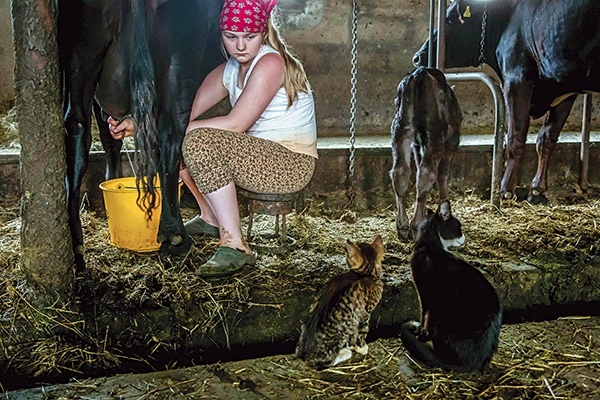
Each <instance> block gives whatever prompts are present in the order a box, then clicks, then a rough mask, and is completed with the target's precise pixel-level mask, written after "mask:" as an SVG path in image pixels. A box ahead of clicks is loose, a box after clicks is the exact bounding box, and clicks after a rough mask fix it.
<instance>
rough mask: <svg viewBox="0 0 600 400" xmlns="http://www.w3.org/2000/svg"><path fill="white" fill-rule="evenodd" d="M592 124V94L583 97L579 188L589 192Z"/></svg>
mask: <svg viewBox="0 0 600 400" xmlns="http://www.w3.org/2000/svg"><path fill="white" fill-rule="evenodd" d="M591 122H592V94H591V93H586V94H584V95H583V117H582V120H581V151H580V154H579V160H580V161H581V164H580V167H579V187H580V188H581V190H587V189H588V188H589V186H590V181H589V180H588V171H589V165H590V124H591Z"/></svg>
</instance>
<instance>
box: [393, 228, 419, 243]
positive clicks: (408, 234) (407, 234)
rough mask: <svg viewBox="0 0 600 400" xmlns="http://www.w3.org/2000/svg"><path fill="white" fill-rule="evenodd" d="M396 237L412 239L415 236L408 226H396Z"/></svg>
mask: <svg viewBox="0 0 600 400" xmlns="http://www.w3.org/2000/svg"><path fill="white" fill-rule="evenodd" d="M396 229H397V231H398V239H401V240H413V239H414V237H415V232H414V229H413V228H411V227H410V226H397V227H396Z"/></svg>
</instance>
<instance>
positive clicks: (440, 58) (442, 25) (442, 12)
mask: <svg viewBox="0 0 600 400" xmlns="http://www.w3.org/2000/svg"><path fill="white" fill-rule="evenodd" d="M432 14H434V13H433V9H432ZM437 25H438V26H437V33H438V40H437V59H436V64H435V65H436V66H437V69H439V70H440V71H442V72H444V69H445V65H446V0H439V1H438V24H437ZM431 43H432V42H429V47H431Z"/></svg>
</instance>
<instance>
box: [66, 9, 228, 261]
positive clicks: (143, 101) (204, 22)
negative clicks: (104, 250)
mask: <svg viewBox="0 0 600 400" xmlns="http://www.w3.org/2000/svg"><path fill="white" fill-rule="evenodd" d="M221 6H222V0H146V1H145V0H132V1H110V0H60V1H59V6H58V7H59V8H58V12H59V16H58V32H59V54H60V66H61V71H62V77H63V99H64V111H65V115H64V118H65V128H66V149H67V166H68V173H67V191H68V193H67V197H68V208H69V224H70V229H71V235H72V239H73V247H74V250H75V254H76V262H77V266H78V268H81V267H83V265H84V261H83V235H82V229H81V221H80V218H79V202H80V190H81V182H82V179H83V175H84V174H85V172H86V170H87V167H88V158H89V150H90V144H91V133H90V126H91V119H92V117H91V115H92V109H93V111H94V114H95V117H96V120H97V123H98V126H99V130H100V139H101V141H102V144H103V146H104V149H105V151H106V155H107V171H106V178H107V179H111V178H115V177H117V176H119V175H120V172H121V171H120V167H119V151H120V149H121V142H117V141H115V140H114V139H112V137H111V135H110V133H109V131H108V125H107V123H106V118H107V116H108V115H111V116H113V117H114V118H116V119H122V118H123V117H125V116H129V115H131V116H132V117H133V119H134V121H135V123H136V127H137V131H138V133H137V134H136V135H135V144H136V149H138V152H136V169H137V176H138V183H139V185H140V186H141V187H144V188H145V190H144V191H145V192H146V193H147V194H148V196H145V197H144V198H143V201H144V202H145V204H146V206H148V207H150V212H151V207H152V206H154V205H155V204H156V201H157V198H156V191H155V187H154V184H153V179H152V178H153V177H154V176H155V175H156V173H159V174H160V187H161V193H162V213H161V215H160V225H159V233H158V241H159V242H161V243H162V244H161V251H166V252H168V253H172V254H183V253H186V252H187V251H188V250H189V248H190V246H191V238H190V237H189V236H188V235H187V233H186V231H185V228H184V227H183V223H182V221H181V215H180V209H179V198H178V176H179V174H178V171H179V163H180V158H181V155H180V154H181V143H182V140H183V136H184V133H185V128H186V125H187V122H188V118H189V112H190V108H191V104H192V101H193V98H194V95H195V92H196V89H197V88H198V86H199V84H200V83H201V81H202V79H204V77H205V76H206V75H207V74H208V72H209V71H210V70H211V69H212V68H214V67H215V66H216V65H218V64H219V63H221V62H222V61H223V55H222V52H221V46H220V31H219V26H218V19H219V13H220V10H221Z"/></svg>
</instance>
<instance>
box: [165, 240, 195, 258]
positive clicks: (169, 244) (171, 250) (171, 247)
mask: <svg viewBox="0 0 600 400" xmlns="http://www.w3.org/2000/svg"><path fill="white" fill-rule="evenodd" d="M177 238H178V239H177ZM186 239H187V240H186ZM174 243H178V244H174ZM191 248H192V239H191V238H190V237H187V238H183V237H182V236H179V235H176V236H173V237H172V238H171V240H167V241H164V242H162V244H161V245H160V252H161V253H162V254H168V255H173V256H185V255H186V254H188V253H189V252H190V249H191Z"/></svg>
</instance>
